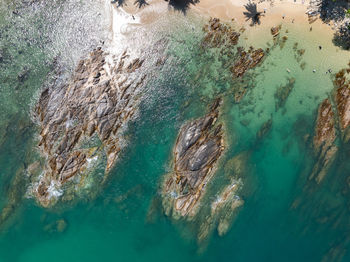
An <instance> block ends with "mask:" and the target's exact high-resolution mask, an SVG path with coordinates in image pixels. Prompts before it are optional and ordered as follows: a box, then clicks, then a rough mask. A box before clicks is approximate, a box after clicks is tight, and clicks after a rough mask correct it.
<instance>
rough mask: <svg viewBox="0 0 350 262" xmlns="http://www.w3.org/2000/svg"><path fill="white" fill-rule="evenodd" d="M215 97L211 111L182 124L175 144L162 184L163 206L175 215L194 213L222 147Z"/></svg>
mask: <svg viewBox="0 0 350 262" xmlns="http://www.w3.org/2000/svg"><path fill="white" fill-rule="evenodd" d="M219 104H220V100H217V101H216V102H215V103H214V105H213V106H212V107H211V110H210V112H209V113H208V114H207V115H206V116H205V117H202V118H200V119H196V120H193V121H190V122H189V123H187V124H185V125H184V126H183V127H182V128H181V130H180V133H179V136H178V138H177V140H176V144H175V147H174V151H173V155H174V159H173V172H171V173H170V174H168V175H167V176H166V179H165V182H164V183H163V185H162V195H163V207H164V210H165V213H166V214H167V215H168V216H172V217H174V218H179V217H186V216H194V215H195V214H196V213H197V211H198V207H199V203H200V201H201V199H202V196H203V195H204V193H205V189H206V185H207V183H208V182H209V181H210V179H211V178H212V176H213V173H214V170H213V169H215V166H216V163H217V161H218V159H219V158H220V156H221V154H222V152H223V150H224V142H223V137H222V127H221V124H217V123H216V120H217V118H218V114H219V111H218V107H219Z"/></svg>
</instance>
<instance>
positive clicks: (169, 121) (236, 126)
mask: <svg viewBox="0 0 350 262" xmlns="http://www.w3.org/2000/svg"><path fill="white" fill-rule="evenodd" d="M39 2H40V1H39ZM46 2H47V3H46V4H42V3H41V4H38V5H34V6H31V5H29V6H27V7H23V6H22V5H19V7H18V9H19V10H20V11H19V12H20V13H19V15H18V14H14V13H12V11H13V10H14V9H13V8H14V7H13V6H12V5H7V4H5V3H2V5H1V9H0V13H1V15H0V34H1V43H0V50H1V52H2V54H3V57H4V61H3V62H0V79H1V81H0V101H1V104H0V122H1V126H0V206H4V205H5V204H6V203H7V201H8V195H9V193H10V192H11V181H12V179H13V177H14V175H15V174H16V172H18V171H17V170H19V169H21V168H23V167H25V165H26V164H27V163H26V159H27V158H28V155H31V154H34V153H35V144H36V141H35V134H36V127H35V125H34V124H33V122H32V120H31V110H32V108H33V106H34V104H35V101H36V99H37V93H38V92H39V90H40V88H41V87H42V85H43V84H44V83H45V82H46V81H48V78H49V77H50V75H49V72H50V71H51V64H52V61H53V59H54V58H58V59H59V63H60V65H61V66H62V68H63V70H64V71H65V72H67V73H66V75H69V72H71V70H72V68H74V65H75V63H76V62H77V60H78V59H79V58H80V57H83V56H86V54H87V53H88V51H89V50H90V49H91V48H92V47H94V46H97V45H99V44H100V41H103V40H104V39H105V37H106V36H105V34H104V32H103V30H101V28H102V26H103V25H104V22H105V21H104V19H103V16H102V14H101V11H100V8H101V6H99V5H98V4H94V3H93V1H86V2H80V1H74V0H66V1H63V0H62V1H46ZM204 23H205V19H201V18H198V17H196V16H195V15H194V14H188V15H187V16H183V15H182V14H173V15H172V16H170V15H169V18H163V19H162V21H161V23H159V24H157V26H155V27H154V30H158V31H157V32H156V33H154V34H152V36H153V37H154V42H156V41H157V40H159V39H162V40H163V41H164V39H165V42H166V43H167V45H166V54H167V57H168V59H167V62H166V63H165V65H164V67H163V68H162V70H159V71H158V72H156V74H155V77H154V78H153V79H152V80H151V81H150V82H149V83H148V86H147V88H146V89H147V90H148V91H146V93H147V95H145V98H144V100H143V101H142V103H141V106H140V112H139V116H138V118H137V119H136V120H135V121H134V122H132V123H130V124H129V128H128V131H127V136H128V138H129V143H128V146H127V147H126V148H125V149H124V151H123V153H122V155H121V158H120V160H119V162H118V163H117V165H116V166H115V168H114V170H113V171H112V174H111V175H110V179H109V181H108V183H107V184H106V185H104V187H103V188H102V189H101V191H100V193H99V195H98V197H97V198H96V199H93V200H84V199H82V200H81V201H80V202H79V204H77V205H75V206H72V207H71V206H66V207H60V208H57V209H53V210H45V209H43V208H40V207H39V206H37V205H36V204H35V203H34V201H33V200H32V199H24V200H23V201H21V203H20V204H19V205H18V206H16V209H15V210H16V212H15V213H14V215H13V217H11V219H10V220H9V221H7V222H6V223H5V224H4V225H2V228H0V261H1V262H2V261H21V262H22V261H26V262H27V261H36V262H39V261H52V262H55V261H321V259H322V257H323V256H324V255H325V254H326V253H327V252H328V251H329V250H330V249H331V248H332V247H334V246H337V245H339V244H341V243H342V242H344V245H345V246H344V248H346V247H347V244H346V243H345V240H346V233H347V232H348V230H349V228H350V227H349V224H348V222H345V221H346V220H347V219H346V218H347V217H348V211H347V210H348V207H347V201H346V198H345V197H344V196H342V195H341V194H340V190H341V189H340V188H341V185H340V184H341V181H342V180H341V179H340V178H341V175H342V173H347V174H350V172H349V171H350V167H349V164H348V163H347V162H346V161H342V163H343V164H342V165H340V167H339V168H338V169H337V168H335V169H334V170H332V171H331V172H330V174H328V177H327V180H326V182H325V183H324V184H323V185H322V186H321V187H320V188H319V189H318V190H316V193H314V194H311V193H310V194H309V193H308V192H305V191H303V188H304V185H305V184H306V182H307V181H306V177H307V175H308V173H309V172H310V169H311V167H312V163H313V161H314V159H313V157H312V153H311V150H310V147H309V145H308V144H306V143H305V142H304V140H303V138H304V136H305V135H307V134H311V135H312V132H313V124H314V121H315V117H316V110H317V106H318V104H319V103H320V102H321V101H322V100H323V99H324V98H326V97H327V95H329V93H330V92H331V90H332V89H333V85H332V79H331V76H330V75H329V74H325V72H326V71H327V69H328V68H329V67H330V66H331V67H332V70H333V71H334V72H336V71H337V70H339V69H341V68H342V67H344V66H345V65H346V62H347V61H346V60H347V59H348V58H350V56H349V57H348V58H346V57H342V58H341V59H340V58H339V56H337V54H336V53H334V51H333V49H329V50H327V47H325V48H324V49H326V50H323V51H322V52H324V53H321V54H320V53H316V52H318V51H319V50H318V49H317V46H318V43H317V42H316V40H315V38H313V37H312V36H308V37H305V33H304V32H301V31H300V29H299V28H297V27H296V28H293V26H290V28H288V29H289V31H290V32H289V33H288V37H289V38H288V40H287V42H286V44H285V46H284V47H282V46H280V45H278V44H277V45H276V46H274V47H273V41H272V37H271V36H270V35H267V36H266V42H265V43H264V44H263V46H256V47H263V48H266V47H268V46H270V48H271V50H270V53H269V54H268V56H267V58H266V59H265V60H264V62H263V64H262V65H261V66H260V67H257V68H256V69H254V70H252V71H251V72H249V74H247V76H246V78H245V81H246V83H247V85H248V86H249V91H248V93H247V94H246V96H245V97H244V99H243V100H242V101H241V103H239V104H236V103H235V102H234V99H233V95H232V92H230V90H231V89H232V88H233V86H234V85H235V84H236V83H235V81H232V80H230V75H229V72H228V69H227V67H225V65H224V62H223V60H222V58H221V57H220V54H219V51H218V50H211V51H208V52H203V50H201V48H200V41H201V38H202V37H203V33H202V31H201V28H202V25H203V24H204ZM235 26H237V27H238V26H239V25H235ZM285 27H288V25H283V27H282V28H283V30H284V29H285ZM27 31H29V32H30V33H28V35H27V34H26V33H25V32H27ZM29 36H30V38H28V37H29ZM150 42H152V40H151V41H150ZM295 42H298V48H304V49H305V50H306V51H305V55H304V56H302V57H300V58H299V57H298V55H297V54H296V51H295V50H294V49H293V46H294V43H295ZM239 45H241V46H246V45H248V44H247V43H246V42H245V40H244V38H243V37H241V40H240V43H239ZM68 47H69V48H68ZM326 52H328V53H326ZM332 52H333V53H332ZM326 56H327V57H328V59H329V61H327V59H326V58H325V57H326ZM333 56H334V58H333ZM342 59H343V61H344V62H343V61H342ZM335 60H336V61H335ZM302 62H305V63H306V66H305V69H302V68H301V67H300V64H301V63H302ZM286 68H288V69H289V70H290V71H291V72H290V73H288V72H287V70H286ZM314 68H316V69H317V73H312V70H313V69H314ZM23 72H24V73H25V77H24V80H23V81H20V79H19V78H18V74H21V73H23ZM291 77H293V78H295V84H294V87H293V89H292V91H291V93H290V95H289V97H288V99H287V100H286V103H285V104H284V105H283V106H282V107H281V108H279V109H278V110H277V111H276V100H275V93H276V91H277V90H278V88H279V87H280V86H284V85H286V84H287V83H288V78H291ZM216 96H221V97H222V98H223V101H224V104H223V106H222V114H221V118H222V121H224V123H225V131H226V132H225V136H226V141H227V148H226V150H225V154H224V156H223V157H222V159H220V161H219V167H218V170H217V173H216V175H215V177H214V180H213V181H212V183H211V184H210V185H209V190H211V191H214V190H215V188H218V187H220V184H221V183H222V181H225V179H226V178H227V177H226V176H227V174H226V173H225V171H224V169H225V168H224V167H225V164H226V162H227V161H228V160H230V159H231V158H232V157H234V156H236V155H237V154H239V153H241V152H248V153H249V155H250V157H249V160H248V162H247V163H246V165H247V166H246V172H245V174H244V177H243V178H242V179H243V183H244V186H243V189H242V192H241V196H242V198H243V199H244V200H245V204H244V206H243V207H242V208H241V209H240V210H239V213H238V215H237V217H236V220H235V221H234V223H233V225H232V228H231V230H230V231H229V232H228V234H227V235H225V236H224V237H219V236H218V235H217V233H216V232H214V233H213V234H212V235H211V236H210V239H209V241H208V242H207V243H205V246H204V247H203V246H199V245H198V244H197V242H196V239H195V236H194V234H193V230H192V229H193V228H194V227H195V226H196V225H193V224H191V223H182V222H181V221H180V222H179V223H176V224H175V223H172V221H171V220H170V219H169V218H167V217H165V216H164V215H162V214H161V213H160V212H155V214H153V216H151V215H150V214H149V209H150V206H151V203H152V199H154V197H156V196H158V195H159V187H160V183H161V179H162V176H163V175H164V174H165V173H167V172H168V171H169V170H170V169H171V167H170V161H171V152H172V148H173V145H174V143H175V139H176V137H177V134H178V131H179V128H180V126H181V125H182V124H183V123H185V122H186V121H187V120H188V119H191V118H195V117H200V116H202V115H203V114H204V112H206V110H207V106H208V105H209V104H210V103H211V101H212V99H213V98H215V97H216ZM271 118H272V121H273V125H272V130H271V132H270V133H269V134H268V135H267V136H266V137H264V139H263V140H261V141H257V139H256V132H257V131H258V130H259V128H260V126H261V124H263V123H264V122H266V121H267V120H268V119H271ZM343 150H344V152H345V153H344V158H345V159H346V152H347V150H346V148H345V149H343ZM339 161H341V159H340V160H339ZM344 163H345V164H344ZM332 177H335V178H339V181H338V182H337V181H335V182H334V181H332ZM22 189H23V188H22ZM23 191H25V189H24V190H23ZM18 193H19V194H22V193H24V192H18ZM297 197H300V198H301V201H302V202H303V203H305V204H304V205H303V208H299V209H292V208H291V205H292V203H293V201H294V200H295V199H296V198H297ZM323 212H324V213H327V214H329V216H331V215H332V214H336V215H337V216H339V217H343V218H344V219H343V220H341V222H340V223H343V226H342V224H340V226H338V227H336V228H334V226H333V225H334V224H328V223H323V224H322V223H319V222H318V218H319V214H321V213H323ZM320 216H321V215H320ZM59 219H64V220H65V221H67V228H66V230H64V231H63V232H57V231H56V230H48V226H50V225H52V224H53V223H55V221H57V220H59ZM193 223H197V222H195V221H194V222H193ZM348 256H349V255H348ZM347 259H349V258H348V257H346V256H345V257H344V261H347ZM326 261H332V260H330V259H329V260H326ZM335 261H337V260H335Z"/></svg>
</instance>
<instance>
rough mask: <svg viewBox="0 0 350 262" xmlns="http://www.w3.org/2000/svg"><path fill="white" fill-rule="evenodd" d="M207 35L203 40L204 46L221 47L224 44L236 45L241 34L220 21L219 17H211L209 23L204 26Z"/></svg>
mask: <svg viewBox="0 0 350 262" xmlns="http://www.w3.org/2000/svg"><path fill="white" fill-rule="evenodd" d="M203 31H204V32H206V35H205V37H204V39H203V41H202V44H203V45H204V46H208V47H220V46H223V45H225V44H226V45H230V46H235V45H237V43H238V40H239V36H240V34H239V33H237V32H236V31H235V30H233V28H232V27H231V26H229V25H226V24H223V23H221V22H220V19H219V18H211V19H210V20H209V24H208V25H205V26H204V27H203Z"/></svg>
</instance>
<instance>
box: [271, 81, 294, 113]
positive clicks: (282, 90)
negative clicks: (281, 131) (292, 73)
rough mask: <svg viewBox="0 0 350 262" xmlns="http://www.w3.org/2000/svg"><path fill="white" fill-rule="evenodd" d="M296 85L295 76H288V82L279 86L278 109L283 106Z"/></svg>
mask: <svg viewBox="0 0 350 262" xmlns="http://www.w3.org/2000/svg"><path fill="white" fill-rule="evenodd" d="M294 85H295V78H294V77H292V78H288V83H287V84H286V85H284V86H280V87H278V88H277V90H276V93H275V101H276V106H275V107H276V111H278V109H280V108H281V107H283V106H284V105H285V103H286V101H287V98H288V97H289V95H290V93H291V92H292V90H293V88H294Z"/></svg>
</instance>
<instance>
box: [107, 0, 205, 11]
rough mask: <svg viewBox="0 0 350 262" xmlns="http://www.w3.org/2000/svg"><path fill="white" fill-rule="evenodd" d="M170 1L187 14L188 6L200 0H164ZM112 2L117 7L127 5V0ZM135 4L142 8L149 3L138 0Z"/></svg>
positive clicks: (176, 8)
mask: <svg viewBox="0 0 350 262" xmlns="http://www.w3.org/2000/svg"><path fill="white" fill-rule="evenodd" d="M164 1H166V2H168V3H169V6H171V7H172V8H174V9H175V10H177V11H180V12H182V13H184V14H186V11H187V10H188V8H190V6H191V5H195V4H198V3H199V1H200V0H164ZM111 4H116V5H117V7H122V6H124V5H126V0H112V1H111ZM134 5H136V6H137V7H138V8H142V7H144V6H146V5H148V3H147V1H146V0H136V1H135V2H134Z"/></svg>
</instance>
